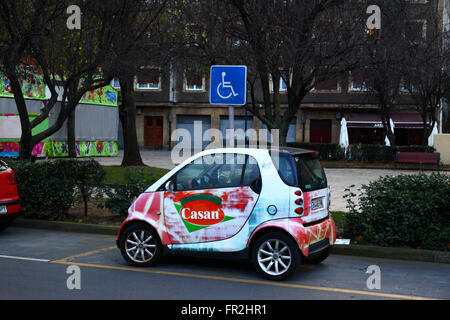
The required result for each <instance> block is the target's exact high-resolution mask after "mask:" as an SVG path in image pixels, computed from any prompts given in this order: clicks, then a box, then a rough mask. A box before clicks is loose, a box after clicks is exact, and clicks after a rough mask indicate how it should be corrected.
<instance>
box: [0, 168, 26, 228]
mask: <svg viewBox="0 0 450 320" xmlns="http://www.w3.org/2000/svg"><path fill="white" fill-rule="evenodd" d="M20 209H21V205H20V198H19V194H18V191H17V184H16V177H15V175H14V171H13V170H12V169H11V168H10V167H9V166H8V165H7V164H6V163H5V162H4V161H2V160H0V231H2V230H4V229H6V228H7V227H8V225H9V223H10V222H11V221H12V220H13V219H14V218H15V217H16V216H17V215H18V214H19V212H20Z"/></svg>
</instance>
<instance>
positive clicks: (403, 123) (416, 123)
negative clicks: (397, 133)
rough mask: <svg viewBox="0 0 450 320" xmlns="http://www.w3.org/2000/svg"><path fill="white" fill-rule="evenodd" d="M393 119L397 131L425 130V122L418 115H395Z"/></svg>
mask: <svg viewBox="0 0 450 320" xmlns="http://www.w3.org/2000/svg"><path fill="white" fill-rule="evenodd" d="M391 117H392V121H394V126H395V128H396V129H397V128H398V129H423V120H422V117H421V116H420V114H418V113H393V114H392V116H391ZM429 123H430V122H429V121H427V124H429Z"/></svg>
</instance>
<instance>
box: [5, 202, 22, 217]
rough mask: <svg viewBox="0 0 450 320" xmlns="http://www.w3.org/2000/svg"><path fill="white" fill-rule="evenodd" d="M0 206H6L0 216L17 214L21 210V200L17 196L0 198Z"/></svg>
mask: <svg viewBox="0 0 450 320" xmlns="http://www.w3.org/2000/svg"><path fill="white" fill-rule="evenodd" d="M0 207H6V210H7V212H6V213H2V214H0V218H2V217H11V215H17V214H18V213H19V212H20V210H21V208H22V207H21V200H20V199H19V198H16V199H8V200H0Z"/></svg>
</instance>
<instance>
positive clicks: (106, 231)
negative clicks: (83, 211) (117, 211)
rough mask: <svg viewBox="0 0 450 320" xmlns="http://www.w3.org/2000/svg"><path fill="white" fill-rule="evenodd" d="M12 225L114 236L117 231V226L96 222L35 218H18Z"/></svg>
mask: <svg viewBox="0 0 450 320" xmlns="http://www.w3.org/2000/svg"><path fill="white" fill-rule="evenodd" d="M11 226H12V227H18V228H29V229H43V230H51V231H62V232H74V233H89V234H103V235H114V236H116V235H117V233H118V232H119V228H120V227H118V226H102V225H96V224H84V223H76V222H64V221H45V220H35V219H23V218H18V219H15V220H14V221H13V222H11Z"/></svg>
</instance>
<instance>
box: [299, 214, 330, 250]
mask: <svg viewBox="0 0 450 320" xmlns="http://www.w3.org/2000/svg"><path fill="white" fill-rule="evenodd" d="M297 235H298V238H297V241H298V243H299V246H300V249H301V251H302V253H303V255H304V256H305V257H307V256H309V255H312V254H318V253H320V252H321V251H324V250H326V249H327V248H328V247H329V246H332V245H333V244H334V243H335V242H336V225H335V224H334V220H333V218H332V217H331V215H329V216H328V217H327V218H325V219H322V220H319V221H317V222H316V223H309V224H305V225H304V226H303V230H302V231H301V232H299V233H297Z"/></svg>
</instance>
